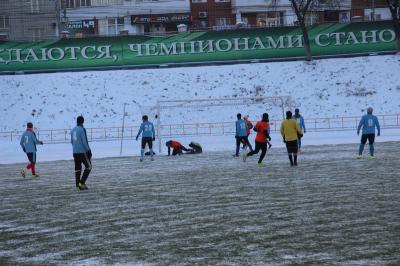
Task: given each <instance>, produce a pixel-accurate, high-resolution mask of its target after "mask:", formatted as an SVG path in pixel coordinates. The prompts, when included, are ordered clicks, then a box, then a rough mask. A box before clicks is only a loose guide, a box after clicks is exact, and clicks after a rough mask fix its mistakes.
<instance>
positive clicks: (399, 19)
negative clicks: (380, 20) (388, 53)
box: [386, 0, 400, 52]
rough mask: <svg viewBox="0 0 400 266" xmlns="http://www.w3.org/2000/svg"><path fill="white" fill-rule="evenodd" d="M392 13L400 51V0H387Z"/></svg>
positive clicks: (397, 45) (397, 47)
mask: <svg viewBox="0 0 400 266" xmlns="http://www.w3.org/2000/svg"><path fill="white" fill-rule="evenodd" d="M386 3H387V5H388V7H389V10H390V13H391V14H392V21H393V26H394V30H395V32H396V50H397V52H400V0H386Z"/></svg>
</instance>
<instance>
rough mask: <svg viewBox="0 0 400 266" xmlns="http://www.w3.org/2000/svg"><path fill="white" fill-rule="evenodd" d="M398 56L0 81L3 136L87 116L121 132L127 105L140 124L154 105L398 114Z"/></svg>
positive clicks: (217, 116)
mask: <svg viewBox="0 0 400 266" xmlns="http://www.w3.org/2000/svg"><path fill="white" fill-rule="evenodd" d="M398 73H400V55H388V56H372V57H358V58H343V59H326V60H315V61H313V62H312V63H306V62H303V61H297V62H277V63H257V64H239V65H226V66H209V67H187V68H170V69H147V70H118V71H97V72H95V71H90V72H79V73H76V72H72V73H53V74H35V75H16V76H0V86H1V98H2V99H3V100H2V101H1V102H0V110H1V112H2V115H1V118H0V119H1V120H0V131H10V130H23V129H24V128H25V124H26V122H28V121H32V122H33V123H34V124H35V126H36V127H37V128H40V129H54V128H70V127H72V126H74V124H75V117H76V116H77V115H80V114H83V115H84V116H85V117H86V126H87V127H111V126H120V125H121V117H122V108H123V103H128V104H129V105H128V106H127V111H128V114H129V116H128V121H127V124H128V126H129V125H137V124H138V123H139V121H140V119H141V115H142V114H143V113H149V112H150V109H149V108H148V107H149V106H154V105H155V104H156V102H157V100H171V99H181V100H187V99H204V98H223V97H246V96H254V95H259V96H276V95H291V96H292V97H293V99H294V105H295V107H299V108H300V109H301V112H302V113H303V115H304V116H305V117H306V118H311V117H341V116H358V115H361V114H362V113H363V112H364V110H365V109H366V107H367V106H373V107H374V108H375V113H376V114H395V113H398V112H399V107H400V102H399V101H398V100H395V99H399V98H400V77H399V75H398ZM265 110H268V111H270V112H271V113H272V114H271V115H272V117H271V119H274V118H275V119H276V117H274V116H276V114H275V113H274V111H276V110H277V109H276V108H268V107H266V106H258V107H256V106H252V107H246V106H237V107H234V106H232V107H226V106H225V107H222V108H199V109H195V110H193V109H190V110H187V109H183V108H180V109H176V110H173V111H169V112H167V113H165V114H163V119H164V123H179V122H221V121H233V120H235V115H236V113H237V112H239V111H240V112H243V113H249V114H250V115H251V117H257V118H258V117H259V116H260V113H261V112H263V111H265Z"/></svg>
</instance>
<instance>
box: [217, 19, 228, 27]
mask: <svg viewBox="0 0 400 266" xmlns="http://www.w3.org/2000/svg"><path fill="white" fill-rule="evenodd" d="M230 24H231V20H230V19H229V18H216V19H215V25H216V26H227V25H230Z"/></svg>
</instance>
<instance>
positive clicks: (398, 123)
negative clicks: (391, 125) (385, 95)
mask: <svg viewBox="0 0 400 266" xmlns="http://www.w3.org/2000/svg"><path fill="white" fill-rule="evenodd" d="M396 118H397V125H399V115H397V116H396Z"/></svg>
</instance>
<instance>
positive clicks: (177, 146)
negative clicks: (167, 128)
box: [165, 140, 191, 156]
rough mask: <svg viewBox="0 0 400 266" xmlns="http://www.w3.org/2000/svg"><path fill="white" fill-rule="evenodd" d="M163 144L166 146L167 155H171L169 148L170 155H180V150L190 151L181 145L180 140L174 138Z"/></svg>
mask: <svg viewBox="0 0 400 266" xmlns="http://www.w3.org/2000/svg"><path fill="white" fill-rule="evenodd" d="M165 145H166V146H167V147H168V156H169V155H171V148H172V155H177V154H179V155H181V154H182V151H186V152H190V151H191V150H190V149H187V148H186V147H185V146H183V145H182V144H181V143H180V142H178V141H176V140H170V141H167V142H166V143H165Z"/></svg>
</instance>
